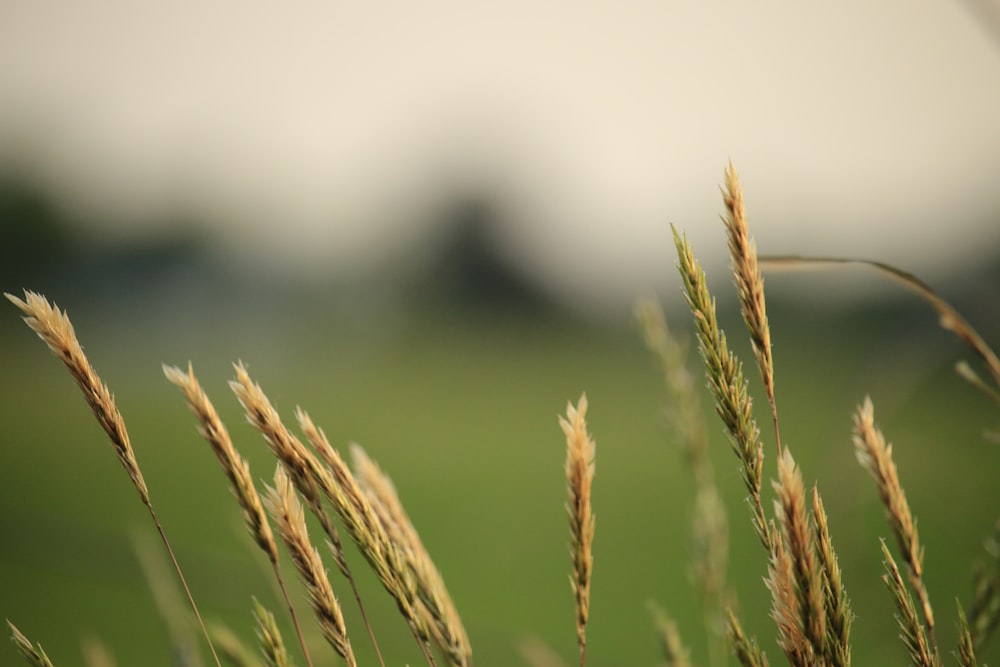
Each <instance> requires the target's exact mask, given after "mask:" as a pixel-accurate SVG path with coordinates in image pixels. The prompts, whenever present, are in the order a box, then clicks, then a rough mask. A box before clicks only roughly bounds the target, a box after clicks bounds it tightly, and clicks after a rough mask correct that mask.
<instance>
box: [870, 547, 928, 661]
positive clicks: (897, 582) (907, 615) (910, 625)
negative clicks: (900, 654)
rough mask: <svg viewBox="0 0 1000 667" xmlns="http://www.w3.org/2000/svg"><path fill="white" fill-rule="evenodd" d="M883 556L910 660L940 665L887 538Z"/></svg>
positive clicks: (901, 636)
mask: <svg viewBox="0 0 1000 667" xmlns="http://www.w3.org/2000/svg"><path fill="white" fill-rule="evenodd" d="M881 546H882V557H883V558H884V559H885V570H886V573H885V574H884V575H882V581H884V582H885V585H886V586H887V587H888V588H889V591H890V592H892V597H893V599H894V600H895V602H896V610H897V611H898V612H899V613H898V614H897V615H896V621H897V622H898V623H899V629H900V632H901V634H900V636H899V637H900V639H902V640H903V644H905V645H906V649H907V651H909V653H910V660H911V661H912V662H913V664H914V665H917V666H918V667H938V665H939V661H938V658H937V651H936V650H934V649H933V648H932V646H931V643H930V641H929V639H928V637H927V632H926V630H925V628H924V625H923V623H921V622H920V619H919V618H918V616H917V609H916V607H915V606H914V605H913V598H912V597H910V592H909V591H908V590H907V589H906V584H905V583H903V577H902V575H900V573H899V567H898V566H897V565H896V561H895V560H894V559H893V557H892V554H891V553H889V548H888V547H886V546H885V540H881Z"/></svg>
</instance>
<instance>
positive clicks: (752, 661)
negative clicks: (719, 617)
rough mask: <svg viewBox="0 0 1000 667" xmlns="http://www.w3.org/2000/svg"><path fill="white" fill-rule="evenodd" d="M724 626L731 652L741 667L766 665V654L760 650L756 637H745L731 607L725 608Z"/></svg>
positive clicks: (763, 666) (762, 666) (764, 666)
mask: <svg viewBox="0 0 1000 667" xmlns="http://www.w3.org/2000/svg"><path fill="white" fill-rule="evenodd" d="M726 627H727V631H728V635H729V643H730V644H731V645H732V647H733V653H734V654H735V655H736V659H737V660H738V661H739V663H740V664H741V665H742V666H743V667H768V663H767V656H766V655H765V654H764V652H763V651H761V650H760V647H759V646H758V645H757V640H756V639H753V638H749V637H747V635H746V632H744V631H743V625H742V624H741V623H740V619H739V618H738V617H737V616H736V612H735V611H733V609H732V607H729V608H727V609H726Z"/></svg>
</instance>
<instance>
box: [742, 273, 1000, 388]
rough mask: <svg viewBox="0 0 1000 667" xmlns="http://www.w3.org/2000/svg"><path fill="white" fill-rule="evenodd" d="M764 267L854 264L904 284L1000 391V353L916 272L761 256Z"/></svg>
mask: <svg viewBox="0 0 1000 667" xmlns="http://www.w3.org/2000/svg"><path fill="white" fill-rule="evenodd" d="M760 265H761V266H762V267H763V268H765V269H772V270H779V269H780V270H798V271H801V270H815V269H829V268H837V267H844V266H852V265H853V266H863V267H868V268H870V269H874V270H875V271H877V272H878V273H879V274H881V275H882V276H884V277H886V278H888V279H890V280H892V281H893V282H895V283H897V284H899V285H902V286H903V287H905V288H906V289H908V290H910V291H911V292H914V293H915V294H917V295H918V296H919V297H920V298H922V299H923V300H924V301H926V302H927V303H928V304H929V305H930V306H931V308H933V309H934V310H935V312H937V314H938V317H939V318H940V319H939V321H940V324H941V326H942V328H944V329H946V330H947V331H951V332H952V333H953V334H955V335H956V336H958V338H959V340H961V341H962V342H963V343H965V344H966V345H967V346H968V347H969V348H970V349H971V350H972V351H973V352H975V354H976V355H977V356H978V357H979V358H980V359H982V361H983V363H985V364H986V368H987V369H988V370H989V373H990V377H991V378H992V379H993V383H994V384H995V385H996V388H997V389H1000V358H998V357H997V354H996V353H995V352H994V351H993V349H992V348H991V347H990V346H989V345H987V344H986V341H984V340H983V337H982V336H980V335H979V332H978V331H976V329H975V327H973V326H972V325H971V324H969V322H968V321H967V320H966V319H965V318H964V317H962V315H961V313H959V312H958V311H957V310H955V309H954V308H953V307H952V306H951V304H949V303H948V302H947V301H945V300H944V299H943V298H941V296H940V295H938V293H937V292H935V291H934V290H933V289H931V287H930V286H929V285H928V284H927V283H925V282H924V281H922V280H920V278H917V277H916V276H915V275H913V274H912V273H908V272H906V271H902V270H900V269H897V268H896V267H894V266H891V265H889V264H885V263H883V262H876V261H872V260H867V259H853V258H844V257H800V256H793V255H786V256H773V257H761V258H760ZM963 377H964V376H963ZM991 397H992V394H991Z"/></svg>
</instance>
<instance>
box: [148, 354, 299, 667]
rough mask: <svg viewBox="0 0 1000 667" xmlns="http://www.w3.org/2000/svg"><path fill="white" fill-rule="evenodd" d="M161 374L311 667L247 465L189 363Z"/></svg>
mask: <svg viewBox="0 0 1000 667" xmlns="http://www.w3.org/2000/svg"><path fill="white" fill-rule="evenodd" d="M163 373H164V375H166V377H167V379H168V380H169V381H170V382H171V383H173V384H174V385H176V386H177V387H178V388H179V389H180V390H181V391H182V392H183V394H184V397H185V398H186V399H187V403H188V407H189V408H190V409H191V411H192V412H193V413H194V414H195V416H196V417H197V418H198V432H199V433H200V434H201V436H202V437H203V438H205V440H206V441H207V442H208V444H209V445H210V446H211V448H212V451H213V452H214V453H215V456H216V458H217V459H218V460H219V464H220V465H221V466H222V470H223V472H224V473H225V474H226V477H227V478H228V479H229V486H230V489H231V490H232V492H233V495H234V496H236V501H237V502H238V503H239V505H240V508H241V509H242V510H243V519H244V520H245V522H246V525H247V529H248V530H249V531H250V535H251V536H252V537H253V539H254V541H255V542H256V543H257V545H258V546H259V547H260V548H261V550H262V551H263V552H264V553H265V554H267V558H268V560H269V561H270V563H271V570H272V571H273V572H274V576H275V578H276V579H277V582H278V587H279V588H280V589H281V594H282V596H283V597H284V600H285V605H286V606H287V607H288V612H289V614H290V615H291V619H292V625H293V626H294V627H295V633H296V635H297V636H298V639H299V645H300V646H301V647H302V652H303V655H304V656H305V659H306V664H307V665H309V667H312V664H313V663H312V657H311V656H310V655H309V649H308V647H307V646H306V640H305V637H304V636H303V635H302V627H301V626H300V624H299V618H298V615H297V614H296V613H295V605H293V604H292V599H291V596H289V594H288V588H287V586H286V585H285V579H284V577H283V576H282V575H281V568H280V567H279V566H278V547H277V545H276V544H275V541H274V534H273V533H272V532H271V526H270V524H269V523H268V521H267V515H266V514H265V513H264V506H263V504H262V503H261V501H260V496H259V495H258V493H257V488H256V487H255V486H254V483H253V478H252V477H251V475H250V464H249V463H248V462H247V460H246V459H244V458H243V457H242V456H241V455H240V453H239V452H238V451H236V447H235V446H234V445H233V441H232V439H231V438H230V437H229V431H228V430H227V429H226V426H225V424H223V423H222V419H221V418H220V417H219V413H218V412H216V410H215V406H214V405H212V402H211V401H210V400H209V398H208V395H207V394H206V393H205V391H204V390H203V389H202V388H201V384H200V383H199V382H198V378H196V377H195V375H194V368H193V367H192V366H191V364H190V363H189V364H188V369H187V372H186V373H185V372H184V371H182V370H181V369H179V368H177V367H176V366H167V365H164V366H163Z"/></svg>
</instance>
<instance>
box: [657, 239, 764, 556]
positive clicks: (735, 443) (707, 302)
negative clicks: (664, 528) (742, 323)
mask: <svg viewBox="0 0 1000 667" xmlns="http://www.w3.org/2000/svg"><path fill="white" fill-rule="evenodd" d="M673 233H674V243H675V245H676V246H677V257H678V264H677V268H678V270H679V271H680V274H681V280H682V281H683V283H684V294H685V299H686V300H687V303H688V306H690V308H691V312H692V313H693V315H694V320H695V329H696V332H697V336H698V348H699V350H700V351H701V356H702V359H703V360H704V362H705V368H706V374H707V376H708V384H709V387H710V388H711V390H712V394H713V396H714V398H715V403H716V408H715V410H716V412H717V413H718V415H719V417H721V418H722V422H723V424H724V425H725V426H726V430H727V431H728V432H729V436H730V443H731V444H732V447H733V451H734V452H735V453H736V456H737V457H738V458H739V459H740V462H741V463H742V464H743V470H742V473H743V475H742V476H743V482H744V484H745V485H746V488H747V491H749V493H750V506H751V512H752V515H753V525H754V529H755V530H756V531H757V536H758V537H759V538H760V540H761V542H762V543H763V545H764V546H765V548H767V550H768V552H769V553H770V551H771V548H772V547H771V543H772V540H773V537H772V535H771V533H770V528H769V525H768V522H767V518H766V516H765V514H764V505H763V502H762V500H761V486H762V484H763V472H764V447H763V444H762V443H761V440H760V429H759V428H758V427H757V422H756V420H755V419H754V417H753V403H752V401H751V399H750V395H749V391H748V388H747V382H746V379H745V378H744V377H743V367H742V364H741V363H740V362H739V360H738V359H737V358H736V356H735V355H734V354H733V353H732V352H731V351H730V350H729V347H728V345H727V343H726V335H725V334H724V333H723V332H722V330H721V329H720V328H719V324H718V320H717V319H716V315H715V299H714V298H712V295H711V294H710V293H709V291H708V284H707V282H706V280H705V272H704V271H702V268H701V265H700V264H699V263H698V261H697V260H696V259H695V258H694V251H693V250H692V248H691V244H690V243H688V240H687V237H686V236H682V235H680V234H678V233H677V230H676V229H674V230H673Z"/></svg>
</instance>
